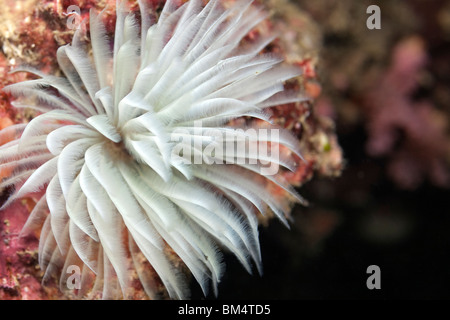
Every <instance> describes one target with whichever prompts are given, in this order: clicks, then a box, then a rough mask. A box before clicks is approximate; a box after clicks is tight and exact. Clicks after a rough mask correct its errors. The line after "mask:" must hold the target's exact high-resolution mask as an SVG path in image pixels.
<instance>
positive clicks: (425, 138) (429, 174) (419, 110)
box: [364, 37, 450, 189]
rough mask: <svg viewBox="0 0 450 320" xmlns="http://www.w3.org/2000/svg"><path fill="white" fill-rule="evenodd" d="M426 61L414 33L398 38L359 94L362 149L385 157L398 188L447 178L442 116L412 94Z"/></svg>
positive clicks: (449, 178)
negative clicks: (362, 116)
mask: <svg viewBox="0 0 450 320" xmlns="http://www.w3.org/2000/svg"><path fill="white" fill-rule="evenodd" d="M426 63H427V54H426V51H425V48H424V44H423V42H422V40H421V39H420V38H418V37H410V38H407V39H406V40H403V41H401V42H400V43H399V44H398V45H397V46H396V47H395V49H394V51H393V54H392V61H391V65H390V67H389V68H388V69H387V70H386V71H385V73H384V74H382V75H381V77H380V78H379V80H378V81H376V85H375V86H374V87H373V88H371V90H370V91H369V93H368V94H367V95H366V96H365V99H364V108H366V116H367V119H368V123H367V130H368V135H369V140H368V142H367V145H366V148H367V152H368V153H369V155H371V156H375V157H389V164H388V168H387V170H388V174H389V175H390V177H391V178H392V179H393V180H394V181H395V182H396V183H397V184H398V185H399V186H400V187H402V188H404V189H415V188H417V187H418V186H419V185H420V184H421V183H422V182H423V181H424V180H425V179H429V181H430V182H431V183H432V184H434V185H437V186H448V185H449V183H450V174H449V170H448V165H449V164H448V150H450V145H449V140H448V137H447V136H446V130H447V122H446V117H445V115H444V113H442V112H441V111H439V110H438V109H437V108H436V107H435V106H434V105H433V104H432V103H431V102H430V101H427V100H420V99H415V98H414V93H415V91H416V90H417V89H418V87H419V79H420V76H421V73H422V72H423V71H424V67H425V66H426Z"/></svg>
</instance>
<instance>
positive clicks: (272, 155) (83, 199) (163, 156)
mask: <svg viewBox="0 0 450 320" xmlns="http://www.w3.org/2000/svg"><path fill="white" fill-rule="evenodd" d="M139 4H140V9H141V18H142V21H141V23H140V28H139V23H138V22H137V21H136V18H135V17H134V15H133V14H130V13H127V8H126V5H125V3H123V2H122V3H121V4H120V5H118V8H117V22H116V29H115V30H116V31H115V36H114V43H113V46H112V49H111V46H110V43H109V40H108V39H107V37H106V31H105V28H104V26H103V24H102V13H99V14H97V13H95V12H94V11H92V12H91V13H90V44H89V43H88V42H86V40H85V39H86V38H87V36H86V34H87V30H86V29H85V28H81V29H79V30H78V31H77V32H76V33H75V35H74V39H73V41H72V43H71V44H70V45H66V46H63V47H60V48H59V49H58V52H57V59H58V64H59V66H60V68H61V70H62V71H63V73H64V75H65V77H55V76H51V75H47V74H44V73H42V72H40V71H38V70H35V69H32V68H29V67H22V68H19V69H17V70H16V71H27V72H32V73H34V74H36V75H37V76H38V77H39V78H38V79H36V80H29V81H25V82H21V83H17V84H13V85H10V86H8V87H6V88H5V90H7V91H8V92H10V93H12V94H13V95H16V96H20V97H22V100H19V101H20V102H17V101H16V102H14V106H15V107H18V108H21V107H28V108H32V109H34V110H37V111H39V112H41V115H39V116H37V117H35V118H34V119H33V120H31V121H30V122H29V123H28V124H18V125H14V126H9V127H7V128H5V129H4V130H2V131H1V132H0V140H2V138H3V137H11V136H13V137H14V138H13V139H12V141H10V142H8V143H5V144H4V145H3V146H1V147H0V151H1V155H0V161H1V162H0V163H1V168H2V170H10V171H12V173H11V174H9V175H8V177H7V178H5V179H4V180H3V181H2V182H1V183H0V188H6V187H8V188H13V189H14V193H13V194H12V195H11V197H10V198H9V199H8V200H7V201H6V202H5V204H4V205H3V207H6V206H7V205H9V204H10V203H12V202H13V201H14V200H16V199H18V198H20V197H23V196H25V195H27V194H30V193H37V194H39V192H42V196H41V197H40V200H39V201H38V202H37V204H36V206H35V207H34V209H33V211H32V212H31V215H30V218H29V220H28V221H27V224H26V226H25V228H29V227H30V228H31V227H33V226H34V225H39V224H41V223H42V224H43V226H42V231H41V234H40V244H39V263H40V265H41V268H42V269H43V270H45V273H46V277H49V276H50V275H52V274H53V273H54V272H55V271H57V272H60V273H61V278H60V281H61V284H62V287H64V285H65V283H66V281H67V276H68V275H67V273H66V272H65V270H67V268H68V267H69V266H71V265H75V266H80V269H81V272H82V284H81V287H80V289H79V291H78V292H77V294H78V295H80V296H83V295H85V294H91V296H94V297H95V295H96V294H97V292H99V291H101V292H102V297H103V298H117V297H124V298H127V297H129V294H130V289H131V288H132V286H133V285H134V278H133V275H134V274H137V277H138V279H139V282H140V283H141V285H142V287H143V289H144V291H145V292H146V294H147V295H148V296H149V297H151V298H158V297H159V293H160V290H159V287H160V283H159V282H158V281H159V280H160V281H161V283H162V284H163V285H164V287H165V288H166V289H167V292H168V294H169V296H170V297H172V298H186V297H188V296H189V292H188V289H187V286H186V280H185V279H184V272H183V271H182V270H181V269H182V268H180V267H179V265H178V260H175V262H174V257H179V259H181V261H182V262H183V263H184V264H185V265H186V267H187V268H188V269H189V270H190V272H191V273H192V274H193V276H194V277H195V279H196V280H197V281H198V283H199V284H200V286H201V288H202V290H203V291H204V292H205V294H207V293H208V291H209V290H210V284H211V286H212V288H213V291H214V292H215V293H217V284H218V282H219V280H220V278H221V275H222V273H223V270H224V265H223V262H222V256H221V253H220V250H219V246H220V247H224V248H227V249H228V250H230V251H231V252H233V253H234V254H235V255H236V257H237V258H238V260H239V261H240V262H241V263H242V264H243V266H244V267H245V268H246V269H247V270H248V271H249V272H251V271H252V261H253V265H255V266H256V268H257V269H258V270H259V271H261V255H260V248H259V241H258V229H257V225H258V221H257V212H258V211H259V212H261V213H263V212H264V211H266V210H267V209H270V210H272V211H273V212H274V213H275V215H276V216H277V217H278V218H279V219H280V220H281V221H283V222H284V223H285V224H286V225H287V221H286V213H287V210H288V209H287V208H286V207H285V206H284V205H283V204H281V203H279V201H278V200H277V199H276V198H275V197H274V196H273V195H272V194H271V193H270V192H269V191H268V189H267V188H265V187H264V183H267V184H273V185H276V186H277V187H281V188H282V189H283V190H284V191H285V192H286V193H289V194H290V195H292V196H293V197H294V198H295V199H296V200H297V201H302V198H301V197H300V196H299V195H298V194H297V193H296V192H295V190H294V189H293V188H292V187H291V186H290V185H289V184H287V183H286V182H285V181H283V179H282V177H281V176H280V175H278V174H277V172H276V171H275V172H274V171H271V170H269V171H267V170H265V169H266V166H265V165H267V164H269V166H270V167H272V165H273V164H274V165H275V167H276V168H277V166H278V165H282V166H285V167H286V168H288V169H289V168H290V169H293V168H294V167H295V162H294V161H293V160H292V159H291V155H293V154H297V156H299V155H300V153H299V150H298V146H297V141H296V139H295V138H293V137H291V136H290V134H289V133H287V132H285V131H282V130H278V128H276V127H273V126H270V125H268V126H265V127H263V128H264V129H267V128H269V129H271V130H274V131H273V132H276V135H275V134H274V135H272V134H269V135H258V136H257V137H256V138H255V137H254V136H251V134H250V133H249V132H254V131H244V130H234V129H235V128H233V127H232V126H230V125H228V123H229V121H230V120H233V119H236V118H240V117H243V116H247V117H250V118H255V119H259V120H262V122H266V123H270V119H269V118H268V116H267V115H266V114H265V113H264V109H265V108H268V107H270V106H274V105H279V104H283V103H290V102H296V101H301V100H302V99H304V98H303V97H301V96H300V95H299V94H298V93H297V92H295V91H285V90H284V86H283V82H284V81H285V80H287V79H290V78H292V77H295V76H298V75H299V73H300V72H299V69H297V68H295V67H285V66H283V65H282V64H281V62H282V59H280V58H277V57H275V56H273V55H267V54H260V52H261V50H262V49H263V48H264V47H265V46H266V45H267V44H269V43H270V42H271V41H272V40H273V39H274V38H273V36H267V37H261V38H260V39H258V40H257V41H256V42H254V43H248V44H247V45H246V46H243V45H241V40H242V39H243V38H244V37H245V36H246V35H247V34H248V32H249V31H250V30H252V28H254V27H255V26H256V25H257V24H258V23H259V22H260V21H261V20H262V19H264V18H265V14H264V12H263V11H261V10H259V9H258V8H256V7H255V6H253V5H252V1H248V0H243V1H237V2H236V3H233V4H232V5H230V6H229V7H228V8H225V7H224V6H223V3H222V2H221V1H218V0H212V1H210V2H208V4H206V5H205V6H204V7H203V6H202V1H199V0H190V1H189V2H187V3H185V4H184V5H182V6H176V5H175V2H174V1H170V0H169V1H167V2H166V4H165V6H164V8H163V10H162V12H161V14H160V16H159V19H158V22H157V23H155V24H153V25H152V24H151V21H150V18H149V16H148V14H147V9H146V6H145V3H144V2H143V1H142V2H140V3H139ZM255 126H256V123H255ZM261 126H262V125H261ZM261 126H259V127H254V128H253V129H260V128H262V127H261ZM244 129H245V128H244ZM218 136H219V137H218ZM216 138H217V139H216ZM222 138H223V139H222ZM8 140H9V139H8ZM191 142H192V143H191ZM220 142H226V144H227V147H228V146H231V147H232V149H233V153H232V154H230V152H229V150H228V149H226V150H224V152H223V153H222V152H220V148H219V147H220ZM242 143H243V144H242ZM254 144H257V145H258V146H263V147H264V148H266V149H267V150H270V151H273V152H265V153H261V152H258V151H255V149H252V148H250V146H252V145H254ZM242 145H243V146H244V147H245V148H243V149H240V148H238V147H239V146H242ZM280 145H282V146H285V147H284V148H283V147H280ZM210 146H214V147H213V148H212V149H210V152H209V153H206V152H205V149H206V148H208V147H210ZM275 151H280V152H275ZM198 156H199V157H200V160H201V161H199V162H197V161H196V159H198ZM224 162H231V164H224ZM48 211H49V212H50V214H48V215H47V212H48ZM61 270H63V271H64V272H61ZM94 274H95V277H93V275H94ZM155 279H159V280H155Z"/></svg>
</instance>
